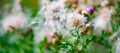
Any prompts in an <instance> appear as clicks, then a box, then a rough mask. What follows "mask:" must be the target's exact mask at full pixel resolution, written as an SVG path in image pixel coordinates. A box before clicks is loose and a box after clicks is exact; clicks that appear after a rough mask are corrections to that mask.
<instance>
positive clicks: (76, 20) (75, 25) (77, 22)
mask: <svg viewBox="0 0 120 53" xmlns="http://www.w3.org/2000/svg"><path fill="white" fill-rule="evenodd" d="M79 24H80V19H78V18H73V20H72V24H71V25H72V26H73V27H77V26H78V25H79Z"/></svg>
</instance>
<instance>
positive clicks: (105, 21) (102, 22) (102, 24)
mask: <svg viewBox="0 0 120 53" xmlns="http://www.w3.org/2000/svg"><path fill="white" fill-rule="evenodd" d="M111 10H112V9H109V8H103V9H102V10H101V12H100V15H99V16H98V17H96V18H95V19H94V25H93V26H94V29H96V30H98V29H99V30H98V33H101V30H105V31H109V32H111V31H112V30H111V25H110V20H111V16H112V14H113V13H112V11H111ZM96 30H95V32H97V31H96Z"/></svg>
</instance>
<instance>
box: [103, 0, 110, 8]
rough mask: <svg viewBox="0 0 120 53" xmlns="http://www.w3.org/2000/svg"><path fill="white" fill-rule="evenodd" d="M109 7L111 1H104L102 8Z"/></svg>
mask: <svg viewBox="0 0 120 53" xmlns="http://www.w3.org/2000/svg"><path fill="white" fill-rule="evenodd" d="M108 5H109V1H108V0H104V1H103V2H102V3H101V6H102V7H107V6H108Z"/></svg>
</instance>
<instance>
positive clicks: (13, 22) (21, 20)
mask: <svg viewBox="0 0 120 53" xmlns="http://www.w3.org/2000/svg"><path fill="white" fill-rule="evenodd" d="M1 23H2V27H3V29H4V30H5V31H9V30H10V31H11V30H12V28H11V27H14V28H22V27H23V26H24V24H25V17H24V16H23V15H9V16H5V18H4V19H3V20H2V22H1Z"/></svg>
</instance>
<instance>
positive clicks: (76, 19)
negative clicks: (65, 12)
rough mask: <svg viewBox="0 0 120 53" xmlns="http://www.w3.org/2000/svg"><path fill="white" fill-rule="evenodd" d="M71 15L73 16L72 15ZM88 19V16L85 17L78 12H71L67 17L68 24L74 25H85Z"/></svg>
mask: <svg viewBox="0 0 120 53" xmlns="http://www.w3.org/2000/svg"><path fill="white" fill-rule="evenodd" d="M70 15H71V16H70ZM86 21H87V18H86V17H83V16H82V15H81V14H78V13H76V12H75V13H69V16H68V18H67V25H69V26H72V27H77V26H83V25H85V22H86Z"/></svg>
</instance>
